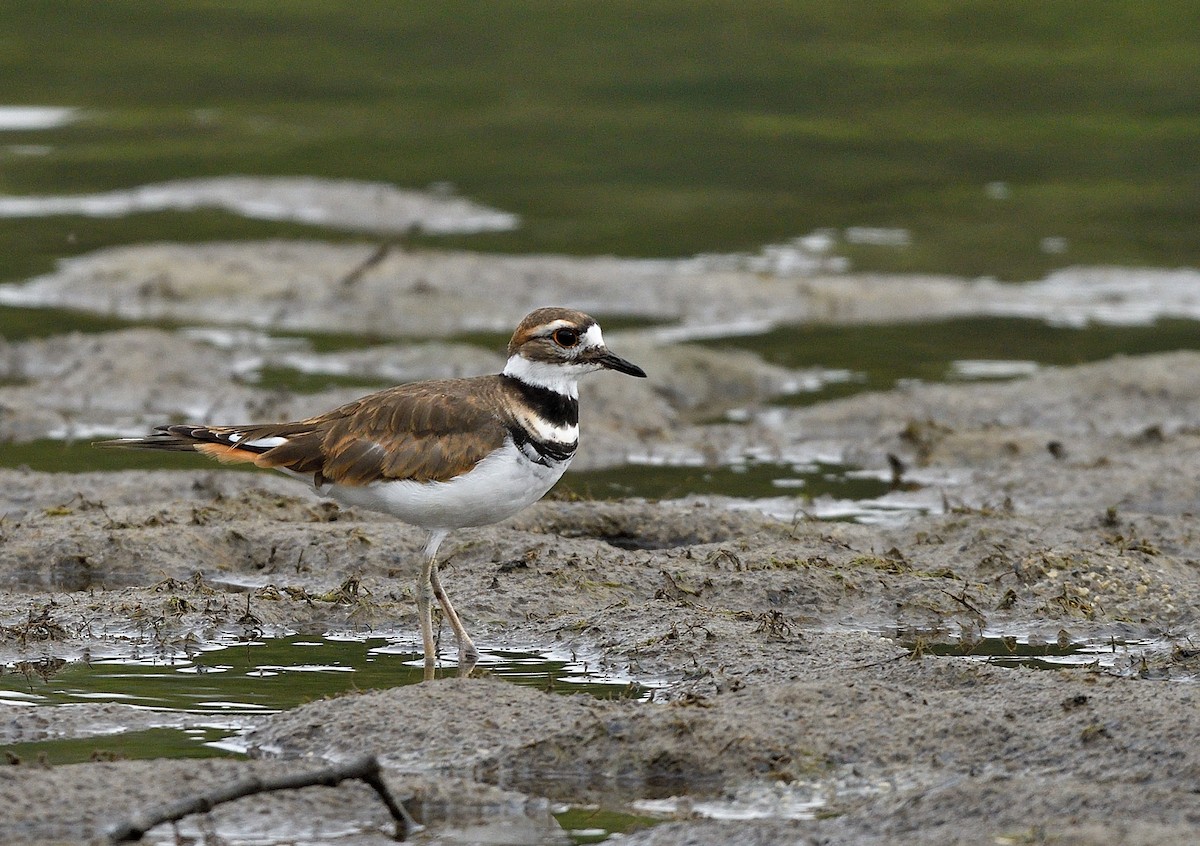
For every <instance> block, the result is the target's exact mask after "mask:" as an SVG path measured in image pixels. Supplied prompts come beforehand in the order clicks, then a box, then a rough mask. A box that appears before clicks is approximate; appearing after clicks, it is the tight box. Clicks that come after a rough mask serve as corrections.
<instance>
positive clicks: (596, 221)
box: [0, 0, 1200, 279]
mask: <svg viewBox="0 0 1200 846" xmlns="http://www.w3.org/2000/svg"><path fill="white" fill-rule="evenodd" d="M0 21H3V24H0V80H3V95H0V99H2V100H3V101H4V103H8V104H47V105H69V106H79V107H82V108H84V109H86V110H88V115H87V117H86V119H85V120H83V121H81V122H80V123H77V124H75V125H73V126H70V127H66V128H62V129H56V130H47V131H36V132H34V131H22V132H5V133H3V134H2V135H0V192H4V193H11V194H38V193H78V192H90V191H98V190H105V189H113V188H122V187H128V186H132V185H137V184H142V183H146V182H152V181H156V180H162V179H168V178H177V177H192V176H206V175H219V174H229V173H247V174H263V175H272V174H278V175H294V174H314V175H322V176H329V177H347V178H357V179H371V180H386V181H389V182H394V183H397V184H399V185H402V186H414V187H421V186H425V185H427V184H429V183H431V182H435V181H442V180H445V181H449V182H451V183H453V184H454V185H455V186H456V187H457V189H458V191H459V192H461V193H462V194H464V195H466V196H469V197H472V198H476V199H478V200H480V201H482V202H486V203H490V204H493V205H495V206H497V207H499V208H502V209H505V210H509V211H515V212H518V213H520V214H521V215H522V216H523V218H524V225H523V226H522V228H521V229H520V230H518V231H516V232H513V233H500V234H488V235H477V236H465V237H453V238H440V239H436V243H438V244H444V245H447V246H466V247H470V248H472V249H481V250H497V251H557V252H565V253H574V254H592V253H616V254H624V255H668V256H669V255H686V254H692V253H695V252H700V251H712V250H718V251H730V250H745V249H753V248H755V247H757V246H758V245H761V244H764V243H770V242H778V241H780V240H783V239H787V238H790V237H793V236H796V235H800V234H804V233H806V232H809V231H812V230H813V229H816V228H820V227H834V228H838V227H846V226H854V225H866V226H887V227H904V228H907V229H909V230H910V231H911V233H912V244H911V245H910V246H908V247H899V248H898V247H879V246H869V245H853V246H851V247H849V248H847V250H846V254H848V255H849V256H850V257H851V259H852V260H853V262H854V266H855V267H856V268H858V269H864V270H880V271H885V270H894V271H936V272H952V273H959V274H968V275H993V276H997V277H1000V278H1007V279H1018V278H1033V277H1036V276H1040V275H1041V274H1043V273H1044V272H1045V271H1047V270H1048V269H1050V268H1052V267H1057V266H1062V265H1065V264H1076V263H1095V262H1106V263H1118V264H1120V263H1125V264H1149V265H1157V266H1171V265H1179V264H1193V265H1194V264H1200V237H1197V234H1198V232H1197V221H1200V157H1198V156H1197V155H1196V139H1197V138H1200V4H1196V3H1193V2H1188V0H1161V2H1157V3H1153V4H1146V3H1135V2H1131V0H1112V2H1097V1H1096V0H1093V2H1082V3H1028V2H1015V0H958V1H957V2H948V1H947V2H934V0H913V2H907V3H903V4H893V3H880V2H868V3H853V4H846V3H842V2H832V1H831V0H810V2H769V1H768V0H764V1H763V2H757V3H754V4H750V5H747V4H741V3H732V2H698V1H697V0H690V2H686V3H685V2H680V0H669V1H668V0H651V2H645V0H643V2H629V0H624V1H623V2H622V1H619V0H606V2H596V1H595V0H585V2H576V3H569V4H564V3H550V2H529V1H526V2H511V3H505V4H479V3H467V2H461V0H450V2H441V3H436V4H394V3H384V2H376V1H374V0H371V1H369V2H361V3H356V4H352V5H347V4H344V3H336V2H332V0H294V2H289V3H276V2H267V0H242V2H239V3H237V4H228V3H218V2H199V1H196V0H194V1H193V2H186V3H184V2H159V3H141V2H134V0H108V2H105V3H94V2H89V0H55V2H49V1H48V0H0ZM39 144H48V145H51V146H52V147H53V149H52V150H51V151H50V152H49V153H47V154H45V155H23V154H18V153H16V152H14V151H13V150H12V148H11V147H10V146H9V145H39ZM993 182H1003V183H1005V185H1006V186H1007V198H1005V199H995V198H993V197H992V196H989V193H988V191H987V190H986V186H987V185H988V184H989V183H993ZM993 193H994V192H993ZM271 234H282V235H296V234H301V235H303V234H309V235H311V234H320V235H321V236H322V237H326V236H328V235H329V234H330V233H326V232H324V231H322V230H319V229H313V228H309V227H303V226H298V225H295V224H273V223H266V222H262V221H257V222H253V221H244V220H241V219H238V218H235V217H233V216H231V215H226V214H221V213H197V214H188V215H178V214H156V215H138V216H136V217H131V218H127V219H120V220H103V221H97V220H84V219H79V218H71V219H67V218H61V219H54V218H51V219H47V220H33V221H29V220H25V221H15V220H3V221H0V279H12V278H16V277H21V276H25V275H29V274H31V273H34V272H38V271H43V270H46V269H48V268H49V266H50V264H51V263H52V261H53V259H55V258H57V257H60V256H62V255H68V254H73V253H76V252H82V251H85V250H88V249H92V248H94V247H96V246H100V245H102V244H106V243H128V242H135V241H145V240H157V239H166V238H170V239H184V240H200V239H213V238H251V237H263V236H265V235H271ZM1047 236H1055V237H1061V238H1065V239H1066V243H1067V245H1068V248H1067V251H1066V252H1065V253H1063V254H1056V255H1048V254H1045V253H1043V252H1042V251H1041V249H1040V246H1039V245H1040V243H1041V240H1042V239H1043V238H1044V237H1047ZM335 237H339V238H346V237H348V236H345V235H340V236H335Z"/></svg>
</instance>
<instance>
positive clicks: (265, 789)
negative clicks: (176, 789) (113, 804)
mask: <svg viewBox="0 0 1200 846" xmlns="http://www.w3.org/2000/svg"><path fill="white" fill-rule="evenodd" d="M353 778H356V779H360V780H361V781H364V782H366V783H367V784H368V785H370V786H371V787H372V788H373V789H374V790H375V792H376V793H377V794H379V798H380V800H381V801H382V802H383V804H384V805H386V806H387V809H388V811H389V812H390V813H391V815H392V819H394V820H395V821H396V835H395V837H396V839H397V840H406V839H408V835H409V833H410V832H411V831H412V830H413V828H414V827H415V825H416V823H414V822H413V818H412V817H410V816H409V815H408V811H406V810H405V809H404V806H403V805H402V804H400V803H399V802H397V801H396V799H395V798H394V797H393V796H392V794H391V792H390V791H389V790H388V789H387V785H386V784H384V783H383V776H382V775H381V773H380V768H379V761H378V760H376V759H375V757H374V756H373V755H367V756H364V757H362V758H356V759H355V760H353V761H350V762H348V763H346V764H341V765H334V766H330V767H326V768H324V769H321V770H313V771H311V772H306V773H293V774H290V775H283V776H276V777H275V778H260V777H258V776H251V777H249V778H245V779H242V780H241V781H236V782H234V783H233V784H229V785H225V786H224V787H216V788H214V789H213V790H211V791H209V792H208V793H203V794H200V795H199V796H192V797H189V798H187V799H181V800H179V801H178V802H172V803H170V804H168V805H163V806H162V807H159V808H154V809H151V810H150V811H147V812H146V813H143V814H138V815H136V816H134V817H133V818H132V819H129V820H126V821H124V822H122V823H119V824H118V825H116V826H114V827H113V828H112V829H110V830H109V832H108V839H109V842H110V843H129V842H132V841H136V840H141V839H142V835H144V834H145V833H146V832H147V831H149V830H150V829H152V828H154V827H155V826H156V825H161V824H162V823H165V822H175V821H176V820H181V819H183V818H184V817H186V816H190V815H191V814H202V813H207V812H208V811H211V810H212V809H213V808H215V807H216V806H217V805H222V804H224V803H226V802H232V801H234V800H235V799H241V798H243V797H246V796H254V795H256V794H258V793H272V792H274V791H276V790H297V789H299V788H301V787H316V786H322V787H336V786H337V785H339V784H341V783H342V782H343V781H347V780H349V779H353Z"/></svg>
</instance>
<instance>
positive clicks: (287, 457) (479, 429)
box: [238, 377, 508, 485]
mask: <svg viewBox="0 0 1200 846" xmlns="http://www.w3.org/2000/svg"><path fill="white" fill-rule="evenodd" d="M498 393H499V386H498V384H497V380H496V377H482V378H478V379H447V380H442V381H434V382H417V383H414V384H411V385H400V386H399V387H395V388H389V389H387V390H385V391H380V392H379V393H375V394H371V395H370V396H366V397H363V398H362V399H360V400H356V401H354V402H352V403H349V404H347V405H344V406H342V407H340V408H337V409H334V410H333V411H330V412H328V413H326V414H322V415H320V416H318V417H312V418H309V419H308V420H302V421H299V422H297V423H285V424H281V425H268V426H253V427H245V428H239V429H238V432H239V433H240V434H241V435H242V436H243V438H244V440H245V441H251V440H257V439H259V438H270V437H279V436H282V437H285V438H287V439H288V440H287V443H284V444H281V445H280V446H277V447H274V448H272V449H269V450H267V451H266V452H264V453H262V454H261V455H259V456H258V457H257V458H256V460H255V463H256V464H257V465H259V466H260V467H279V468H285V469H288V470H292V471H294V472H296V473H301V474H304V475H312V476H313V477H314V478H315V479H316V480H317V482H318V484H320V483H322V482H336V483H338V484H341V485H366V484H370V483H371V482H376V481H382V480H387V479H411V480H413V481H417V482H429V481H440V482H444V481H447V480H449V479H452V478H454V477H455V476H457V475H458V474H460V473H463V472H465V471H467V470H470V469H471V468H472V467H474V466H475V465H476V464H478V463H479V462H480V461H481V460H482V459H483V458H484V457H486V456H487V455H488V454H489V453H491V452H492V451H493V450H495V449H497V448H498V447H500V446H501V445H502V444H503V443H504V439H505V437H506V436H507V434H508V429H507V427H506V425H505V421H504V419H503V417H502V416H501V414H500V413H499V411H498V410H497V405H496V404H495V400H496V398H497V397H498Z"/></svg>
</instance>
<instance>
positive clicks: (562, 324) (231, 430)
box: [102, 308, 646, 679]
mask: <svg viewBox="0 0 1200 846" xmlns="http://www.w3.org/2000/svg"><path fill="white" fill-rule="evenodd" d="M603 369H608V370H615V371H617V372H619V373H627V374H629V375H630V376H639V377H644V376H645V375H646V373H645V371H644V370H642V369H641V368H640V367H638V366H637V365H635V364H632V363H630V362H628V361H626V360H625V359H623V358H620V357H618V356H616V355H614V354H613V353H611V352H609V350H608V347H606V346H605V344H604V337H603V336H602V335H601V333H600V325H599V324H598V323H596V321H595V320H593V319H592V318H591V317H589V316H588V315H586V314H584V313H582V312H579V311H572V310H571V309H565V308H541V309H538V310H537V311H534V312H532V313H531V314H529V315H528V316H526V317H525V319H524V320H522V321H521V324H520V325H519V326H518V327H517V330H516V331H515V332H514V333H513V336H512V340H511V341H510V342H509V344H508V362H507V364H505V366H504V370H503V372H502V373H500V374H499V375H496V376H478V377H475V378H470V379H445V380H435V381H428V382H414V383H410V384H407V385H399V386H397V387H394V388H388V389H386V390H383V391H379V392H378V393H374V394H371V395H369V396H366V397H363V398H362V399H359V400H356V401H354V402H351V403H348V404H346V405H343V406H341V407H340V408H335V409H334V410H333V411H328V412H326V413H325V414H321V415H318V416H316V417H310V418H308V419H306V420H300V421H297V422H294V423H266V424H251V425H242V426H189V425H179V426H159V427H156V428H155V430H154V433H153V434H152V435H149V436H147V437H144V438H121V439H118V440H114V441H105V442H103V444H102V445H104V446H120V447H132V448H136V449H162V450H172V451H182V452H199V453H203V454H205V455H208V456H211V457H213V458H216V459H217V460H219V461H224V462H249V463H251V464H254V465H256V466H258V467H266V468H271V469H274V470H280V471H282V472H284V473H286V474H287V475H289V476H293V477H295V478H297V479H300V480H301V481H304V482H307V483H308V484H310V485H311V486H312V488H313V490H314V491H316V493H317V494H319V495H321V496H325V497H330V498H332V499H334V500H336V501H338V502H340V503H343V504H345V505H351V506H359V507H361V508H367V509H370V510H373V511H380V512H383V513H385V514H391V515H393V516H395V517H399V518H400V519H401V520H403V521H404V522H406V523H410V524H412V525H414V526H418V527H420V528H423V529H425V530H426V532H427V533H428V535H427V539H426V541H425V547H424V553H423V557H422V565H421V573H420V576H419V577H418V579H417V612H418V617H419V619H420V625H421V640H422V645H423V648H424V650H425V678H426V679H431V678H433V674H434V668H435V663H436V657H437V656H436V653H435V648H434V641H433V621H432V616H431V601H432V599H433V598H434V597H436V598H437V601H438V603H439V604H440V605H441V607H442V611H443V613H444V614H445V617H446V620H447V621H448V622H449V623H450V627H451V628H452V629H453V630H454V635H455V638H456V639H457V641H458V657H459V674H460V675H467V674H469V673H470V672H471V670H472V669H473V668H474V666H475V663H476V661H478V658H479V653H478V651H477V650H476V648H475V644H474V643H473V642H472V641H471V638H470V636H469V635H468V634H467V631H466V629H465V628H464V627H463V624H462V621H461V619H460V618H459V616H458V614H457V613H456V612H455V610H454V606H453V605H451V604H450V599H449V597H448V596H447V595H446V591H445V590H444V589H443V587H442V582H441V579H440V578H439V577H438V567H437V553H438V548H439V547H440V546H441V544H442V541H443V540H445V539H446V536H447V535H448V534H449V533H450V531H451V530H453V529H460V528H464V527H467V526H482V525H486V524H488V523H495V522H498V521H500V520H504V519H505V518H507V517H511V516H512V515H513V514H516V513H517V512H518V511H520V510H521V509H523V508H525V507H527V506H529V505H531V504H533V503H534V502H537V501H538V500H539V499H541V498H542V496H543V495H545V493H546V492H547V491H549V490H550V488H552V487H553V486H554V483H555V482H557V481H558V480H559V478H561V477H562V474H563V472H564V471H565V470H566V469H567V465H569V464H570V463H571V458H572V457H573V456H574V455H575V447H576V445H577V444H578V442H579V384H578V380H579V377H580V376H582V375H584V374H585V373H591V372H593V371H596V370H603Z"/></svg>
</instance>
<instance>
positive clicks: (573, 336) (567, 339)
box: [552, 329, 579, 349]
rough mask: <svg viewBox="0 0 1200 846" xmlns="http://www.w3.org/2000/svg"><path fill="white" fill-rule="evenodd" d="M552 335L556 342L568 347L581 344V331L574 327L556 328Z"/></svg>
mask: <svg viewBox="0 0 1200 846" xmlns="http://www.w3.org/2000/svg"><path fill="white" fill-rule="evenodd" d="M552 337H553V338H554V343H556V344H558V345H559V346H560V347H565V348H567V349H569V348H571V347H574V346H577V345H578V344H579V333H578V332H576V331H575V330H574V329H556V330H554V335H553V336H552Z"/></svg>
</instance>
